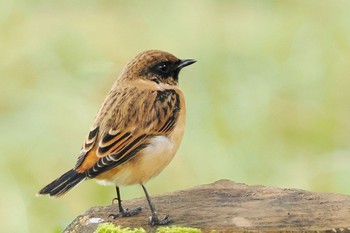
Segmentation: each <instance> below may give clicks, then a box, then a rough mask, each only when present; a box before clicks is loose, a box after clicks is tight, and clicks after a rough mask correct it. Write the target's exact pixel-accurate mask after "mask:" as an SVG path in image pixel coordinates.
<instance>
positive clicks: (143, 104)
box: [39, 50, 195, 224]
mask: <svg viewBox="0 0 350 233" xmlns="http://www.w3.org/2000/svg"><path fill="white" fill-rule="evenodd" d="M194 62H195V61H194V60H191V59H187V60H180V59H178V58H176V57H175V56H174V55H172V54H170V53H167V52H163V51H158V50H150V51H145V52H143V53H140V54H139V55H137V56H136V57H135V58H134V59H133V60H132V61H131V62H129V63H128V64H127V65H126V67H125V68H124V70H123V72H122V74H121V75H120V77H119V79H118V80H117V81H116V82H115V83H114V84H113V86H112V89H111V91H110V92H109V93H108V95H107V97H106V99H105V101H104V103H103V104H102V106H101V108H100V110H99V111H98V113H97V115H96V117H95V119H94V122H93V124H92V127H91V129H90V132H89V133H88V134H87V137H86V139H85V141H84V143H83V146H82V149H81V151H80V154H79V157H78V160H77V163H76V165H75V167H74V169H72V170H70V171H68V172H67V173H65V174H64V175H62V176H61V177H60V178H58V179H56V180H55V181H53V182H52V183H50V184H49V185H47V186H46V187H44V188H43V189H42V190H41V191H40V192H39V194H49V195H50V196H59V195H62V194H64V193H66V192H67V191H69V190H70V189H71V188H72V187H74V186H75V185H76V184H78V183H79V182H80V181H82V180H84V179H87V178H95V179H97V180H98V181H100V182H101V183H104V184H113V185H115V186H116V188H117V195H118V197H117V198H118V201H119V211H120V214H121V215H122V216H131V215H133V214H136V213H138V212H139V211H140V209H137V210H135V211H134V212H133V211H131V212H127V211H126V210H124V209H123V208H122V206H121V199H120V193H119V185H130V184H140V185H142V187H143V189H144V191H145V194H146V197H147V200H148V201H149V204H150V207H151V210H152V217H151V224H166V223H168V222H169V218H165V219H163V220H161V219H159V218H158V217H157V215H156V213H155V210H154V207H153V205H152V203H151V201H150V199H149V196H148V193H147V191H146V189H145V187H144V183H145V182H147V181H148V180H149V179H150V178H152V177H154V176H156V175H158V174H159V173H160V172H161V171H162V170H163V169H164V167H165V166H166V165H168V164H169V162H170V161H171V159H172V158H173V156H174V155H175V153H176V151H177V149H178V147H179V145H180V142H181V139H182V136H183V132H184V128H185V113H186V108H185V99H184V96H183V93H182V91H181V90H180V89H179V88H178V86H177V84H178V75H179V72H180V70H181V69H182V68H183V67H185V66H187V65H190V64H192V63H194Z"/></svg>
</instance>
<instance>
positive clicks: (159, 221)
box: [141, 184, 171, 226]
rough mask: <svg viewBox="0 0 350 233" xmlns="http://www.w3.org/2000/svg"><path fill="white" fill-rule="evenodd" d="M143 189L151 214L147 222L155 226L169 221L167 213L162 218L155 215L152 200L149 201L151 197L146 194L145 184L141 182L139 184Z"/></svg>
mask: <svg viewBox="0 0 350 233" xmlns="http://www.w3.org/2000/svg"><path fill="white" fill-rule="evenodd" d="M141 186H142V188H143V191H144V192H145V194H146V198H147V202H148V205H149V208H150V209H151V212H152V216H151V217H150V218H149V224H150V225H151V226H155V225H167V224H169V223H170V222H171V219H170V217H169V215H166V216H165V217H164V218H162V219H160V218H159V217H158V215H157V211H156V209H155V208H154V206H153V204H152V202H151V198H150V197H149V195H148V192H147V189H146V188H145V186H144V185H143V184H141Z"/></svg>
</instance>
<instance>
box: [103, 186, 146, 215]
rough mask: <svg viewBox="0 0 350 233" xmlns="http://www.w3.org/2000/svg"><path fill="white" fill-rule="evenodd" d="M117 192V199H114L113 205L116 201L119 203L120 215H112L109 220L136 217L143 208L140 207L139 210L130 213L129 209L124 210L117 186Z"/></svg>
mask: <svg viewBox="0 0 350 233" xmlns="http://www.w3.org/2000/svg"><path fill="white" fill-rule="evenodd" d="M115 190H116V191H117V197H115V198H113V200H112V204H114V201H116V200H117V201H118V207H119V213H118V214H110V215H109V216H108V218H113V219H115V218H117V217H131V216H134V215H136V214H138V213H140V211H141V207H138V208H136V209H133V210H130V211H129V210H128V209H127V208H126V209H124V208H123V206H122V199H121V197H120V190H119V187H118V186H115Z"/></svg>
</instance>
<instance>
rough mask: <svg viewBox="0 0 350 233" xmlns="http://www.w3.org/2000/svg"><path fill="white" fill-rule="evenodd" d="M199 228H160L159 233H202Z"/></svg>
mask: <svg viewBox="0 0 350 233" xmlns="http://www.w3.org/2000/svg"><path fill="white" fill-rule="evenodd" d="M200 232H202V231H201V230H200V229H198V228H192V227H175V226H174V227H159V228H158V229H157V233H200Z"/></svg>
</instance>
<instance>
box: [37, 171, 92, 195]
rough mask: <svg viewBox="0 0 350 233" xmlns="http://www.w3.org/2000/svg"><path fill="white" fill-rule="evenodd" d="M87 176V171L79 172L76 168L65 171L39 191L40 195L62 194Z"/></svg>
mask: <svg viewBox="0 0 350 233" xmlns="http://www.w3.org/2000/svg"><path fill="white" fill-rule="evenodd" d="M85 178H86V174H85V173H78V172H77V171H75V170H74V169H72V170H69V171H68V172H66V173H64V174H63V175H62V176H61V177H60V178H58V179H56V180H54V181H52V182H51V183H50V184H48V185H46V186H45V187H44V188H43V189H41V190H40V191H39V195H45V194H48V195H50V196H61V195H63V194H65V193H66V192H68V191H69V190H71V189H72V188H73V187H74V186H75V185H77V184H78V183H80V182H81V181H83V180H84V179H85Z"/></svg>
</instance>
